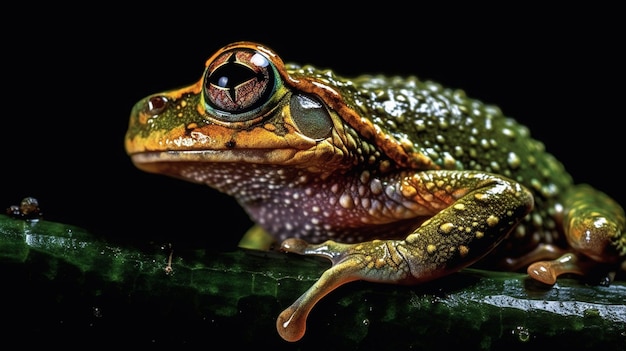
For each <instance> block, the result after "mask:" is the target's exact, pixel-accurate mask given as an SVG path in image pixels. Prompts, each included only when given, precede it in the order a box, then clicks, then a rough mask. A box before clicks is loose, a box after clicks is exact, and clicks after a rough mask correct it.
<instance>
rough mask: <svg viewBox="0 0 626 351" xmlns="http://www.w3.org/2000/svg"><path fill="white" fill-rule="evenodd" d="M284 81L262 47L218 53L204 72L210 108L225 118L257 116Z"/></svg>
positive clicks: (233, 120)
mask: <svg viewBox="0 0 626 351" xmlns="http://www.w3.org/2000/svg"><path fill="white" fill-rule="evenodd" d="M280 85H281V81H280V79H279V76H278V73H277V72H276V68H275V67H274V65H273V64H272V62H270V61H269V60H268V58H267V57H266V56H265V55H263V54H262V53H260V52H259V51H256V50H253V49H249V48H236V49H233V50H229V51H225V52H223V53H222V54H220V55H219V56H217V57H216V58H215V59H214V60H213V61H212V62H211V63H210V64H209V65H208V66H207V69H206V72H205V75H204V88H203V90H204V101H205V103H206V107H207V110H208V111H209V112H211V113H213V114H214V115H215V116H216V117H217V118H218V119H220V120H222V121H225V122H239V121H246V120H249V119H253V118H255V117H258V113H259V112H261V111H262V110H263V109H264V107H265V106H266V105H267V104H268V103H269V102H270V101H271V98H272V94H273V93H274V92H275V91H276V90H277V89H278V88H279V86H280Z"/></svg>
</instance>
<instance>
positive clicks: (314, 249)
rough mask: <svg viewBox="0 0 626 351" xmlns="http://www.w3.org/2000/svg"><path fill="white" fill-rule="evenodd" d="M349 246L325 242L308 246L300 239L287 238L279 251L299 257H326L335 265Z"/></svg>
mask: <svg viewBox="0 0 626 351" xmlns="http://www.w3.org/2000/svg"><path fill="white" fill-rule="evenodd" d="M350 246H351V245H350V244H342V243H337V242H334V241H326V242H323V243H321V244H309V243H308V242H306V241H304V240H302V239H296V238H289V239H286V240H284V241H283V242H282V244H281V245H280V249H281V250H282V251H285V252H291V253H296V254H299V255H313V256H319V257H326V258H328V259H329V260H331V261H332V263H333V264H336V263H338V262H339V261H340V260H341V257H343V256H344V255H345V254H346V253H347V252H348V249H349V247H350Z"/></svg>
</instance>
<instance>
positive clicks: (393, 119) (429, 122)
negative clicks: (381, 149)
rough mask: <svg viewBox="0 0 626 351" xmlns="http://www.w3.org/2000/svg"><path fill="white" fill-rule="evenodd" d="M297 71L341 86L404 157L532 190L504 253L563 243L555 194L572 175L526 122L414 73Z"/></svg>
mask: <svg viewBox="0 0 626 351" xmlns="http://www.w3.org/2000/svg"><path fill="white" fill-rule="evenodd" d="M300 74H306V75H307V76H311V75H316V76H317V79H318V80H321V81H325V82H328V83H329V85H332V86H335V87H337V88H338V89H340V90H341V93H342V97H343V99H344V100H345V102H346V104H347V105H348V106H351V108H352V109H354V110H355V111H356V112H357V113H358V114H359V115H360V116H361V117H362V118H365V119H367V120H369V122H371V123H372V124H373V125H375V126H376V128H378V129H379V130H380V131H381V133H379V134H380V135H384V136H392V137H393V138H394V139H396V140H397V141H399V143H400V144H401V145H402V146H403V147H404V148H405V150H406V151H407V153H408V154H412V155H420V157H423V156H426V159H428V160H429V161H431V162H430V165H429V166H427V167H428V168H431V169H449V170H477V171H483V172H489V173H496V174H500V175H503V176H506V177H508V178H511V179H513V180H515V181H517V182H519V183H520V184H522V185H524V186H526V187H527V188H528V189H530V190H531V191H532V192H533V195H534V197H535V207H534V209H533V212H531V214H530V215H529V216H527V219H526V220H525V221H524V222H523V223H522V224H521V225H520V226H518V228H516V231H515V232H514V233H512V235H511V240H510V241H509V243H508V244H504V245H501V250H502V251H503V252H505V251H506V252H508V254H509V255H510V254H511V250H512V248H515V251H519V252H520V253H523V252H525V251H528V250H530V249H531V248H533V247H535V246H536V245H537V244H538V243H539V242H546V243H556V244H558V245H561V246H565V245H566V244H565V242H564V238H563V236H562V231H561V230H560V229H559V228H558V225H557V224H556V221H558V220H559V219H558V216H559V215H560V211H559V208H561V204H560V203H559V198H560V195H561V194H562V192H563V191H565V190H567V189H568V188H569V187H571V186H572V184H573V181H572V177H571V176H570V175H569V174H568V173H567V172H566V170H565V169H564V167H563V165H562V164H561V163H560V162H559V161H558V160H557V159H556V158H555V157H553V156H552V155H551V154H549V153H548V152H546V150H545V147H544V144H543V143H542V142H540V141H538V140H535V139H533V138H532V137H531V135H530V132H529V129H528V128H527V127H525V126H523V125H521V124H519V123H518V122H517V121H515V120H514V119H513V118H510V117H507V116H505V115H504V114H503V113H502V111H501V110H500V109H499V108H498V107H496V106H493V105H488V104H484V103H483V102H481V101H479V100H476V99H472V98H469V97H467V96H466V94H465V92H464V91H463V90H458V89H456V90H455V89H450V88H444V87H442V86H441V85H440V84H438V83H434V82H430V81H421V80H419V79H418V78H417V77H413V76H412V77H397V76H391V77H389V76H368V75H363V76H359V77H356V78H351V79H344V78H341V77H338V76H336V75H335V74H333V73H332V72H331V71H316V70H315V69H314V68H312V67H309V66H305V67H303V68H302V71H300ZM295 75H296V76H298V75H299V74H298V73H297V72H296V73H295ZM420 164H421V165H423V164H424V162H423V161H421V162H420ZM499 250H500V249H499ZM494 256H496V255H494Z"/></svg>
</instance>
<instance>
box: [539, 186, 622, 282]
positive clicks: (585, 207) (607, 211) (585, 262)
mask: <svg viewBox="0 0 626 351" xmlns="http://www.w3.org/2000/svg"><path fill="white" fill-rule="evenodd" d="M563 208H564V216H563V231H564V233H565V237H566V238H567V242H568V244H569V246H570V247H571V248H572V249H573V251H574V252H570V253H567V254H565V255H563V256H561V257H559V258H557V259H555V260H553V261H538V262H535V263H533V264H531V265H530V266H528V269H527V271H528V274H529V275H530V276H531V277H532V278H534V279H536V280H539V281H541V282H543V283H545V284H554V283H556V279H557V277H558V276H559V275H561V274H565V273H573V274H579V275H587V274H588V273H589V272H590V271H591V270H593V269H595V268H596V267H597V266H598V264H599V263H600V264H606V265H607V266H611V265H618V264H619V262H620V261H623V260H625V258H626V217H625V215H624V210H623V209H622V207H621V206H620V205H619V204H617V203H616V202H615V201H614V200H613V199H611V198H610V197H609V196H607V195H606V194H604V193H602V192H600V191H598V190H596V189H594V188H592V187H590V186H588V185H579V186H576V187H573V188H572V189H571V190H570V191H568V192H567V193H566V194H564V197H563Z"/></svg>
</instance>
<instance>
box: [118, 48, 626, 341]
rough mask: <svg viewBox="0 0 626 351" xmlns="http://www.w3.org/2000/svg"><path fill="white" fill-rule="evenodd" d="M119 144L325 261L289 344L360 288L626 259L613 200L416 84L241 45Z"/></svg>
mask: <svg viewBox="0 0 626 351" xmlns="http://www.w3.org/2000/svg"><path fill="white" fill-rule="evenodd" d="M125 145H126V150H127V152H128V154H129V155H130V156H131V157H132V161H133V163H134V164H135V165H136V166H137V167H138V168H140V169H142V170H144V171H147V172H153V173H160V174H164V175H168V176H172V177H177V178H182V179H185V180H188V181H191V182H196V183H201V184H206V185H208V186H210V187H213V188H216V189H218V190H220V191H222V192H224V193H226V194H229V195H232V196H233V197H235V198H236V199H237V201H238V202H239V204H241V206H242V207H243V208H244V209H245V210H246V211H247V213H248V214H249V215H250V217H251V219H252V220H253V221H254V222H255V223H256V224H257V226H258V227H259V228H262V231H263V232H265V233H269V234H270V235H271V237H272V238H273V240H275V241H276V242H277V243H280V245H279V247H280V249H281V250H283V251H287V252H293V253H298V254H303V255H314V256H321V257H326V258H327V259H329V260H330V261H332V267H331V268H329V269H328V270H326V271H325V272H324V273H323V275H322V276H321V277H320V279H319V280H318V281H317V282H316V283H315V284H314V285H313V286H312V287H311V288H310V289H309V290H308V291H306V292H305V293H304V294H303V295H302V296H301V297H300V298H299V299H297V301H295V302H294V303H293V304H292V305H291V306H290V307H288V308H287V309H285V310H284V311H283V312H282V313H281V314H280V316H279V317H278V318H277V321H276V326H277V329H278V332H279V334H280V335H281V336H282V337H283V338H284V339H285V340H288V341H296V340H299V339H300V338H301V337H302V336H303V335H304V333H305V327H306V325H305V324H306V318H307V315H308V314H309V312H310V311H311V309H312V308H313V306H314V305H315V303H316V302H317V301H318V300H320V299H321V298H322V297H323V296H325V295H326V294H328V293H329V292H331V291H332V290H333V289H335V288H337V287H338V286H340V285H342V284H345V283H348V282H351V281H355V280H366V281H373V282H383V283H393V284H419V283H422V282H426V281H430V280H433V279H436V278H439V277H442V276H445V275H447V274H450V273H452V272H456V271H458V270H460V269H462V268H464V267H467V266H469V265H471V264H474V263H477V261H479V260H480V261H479V262H478V264H485V263H484V262H488V264H489V265H493V267H494V268H498V269H511V270H517V269H520V268H522V269H523V268H527V271H528V274H529V275H530V276H531V277H533V278H535V279H537V280H539V281H541V282H544V283H546V284H554V283H555V281H556V279H557V276H559V275H561V274H564V273H576V274H580V275H585V274H588V273H589V272H591V271H596V270H597V268H598V267H602V269H603V270H604V271H606V272H614V271H617V270H619V269H620V265H622V264H623V262H624V258H625V257H626V233H625V230H624V229H625V225H626V219H625V215H624V210H623V209H622V207H621V206H620V205H619V204H617V203H616V202H615V201H614V200H612V199H611V198H610V197H609V196H607V195H605V194H604V193H602V192H600V191H598V190H595V189H594V188H592V187H590V186H588V185H576V184H575V183H574V182H573V180H572V177H571V176H570V175H569V174H568V173H567V172H566V171H565V169H564V167H563V165H562V164H561V163H560V162H559V161H558V160H557V159H555V158H554V157H553V156H552V155H550V154H549V153H547V152H546V151H545V149H544V145H543V144H542V143H541V142H539V141H537V140H534V139H533V138H531V136H530V133H529V131H528V129H527V128H526V127H524V126H522V125H520V124H518V123H517V122H516V121H514V120H513V119H511V118H508V117H506V116H504V115H503V114H502V112H501V111H500V110H499V109H498V108H497V107H495V106H491V105H486V104H483V103H482V102H480V101H478V100H475V99H471V98H468V97H467V96H466V95H465V94H464V92H463V91H462V90H458V89H449V88H446V87H442V86H441V85H439V84H437V83H434V82H430V81H421V80H419V79H418V78H416V77H388V76H368V75H364V76H359V77H356V78H352V79H346V78H343V77H340V76H338V75H336V74H334V73H333V72H332V71H330V70H320V69H317V68H315V67H312V66H300V65H296V64H286V63H283V61H282V60H281V58H280V57H279V56H278V55H277V54H276V53H275V52H274V51H272V50H271V49H270V48H268V47H267V46H264V45H261V44H257V43H252V42H237V43H233V44H230V45H227V46H226V47H224V48H222V49H220V50H219V51H217V52H216V53H215V54H214V55H213V56H211V57H210V58H209V59H208V60H207V61H206V66H205V70H204V74H203V75H202V77H201V79H200V80H199V81H197V82H196V83H195V84H193V85H191V86H188V87H185V88H182V89H177V90H171V91H166V92H161V93H158V94H154V95H151V96H148V97H146V98H144V99H142V100H141V101H139V102H138V103H137V104H136V105H135V106H134V107H133V109H132V112H131V116H130V123H129V128H128V132H127V134H126V139H125ZM255 232H256V233H258V231H251V233H255ZM246 242H247V241H246ZM269 246H270V245H268V247H269ZM481 259H482V260H481Z"/></svg>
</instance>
